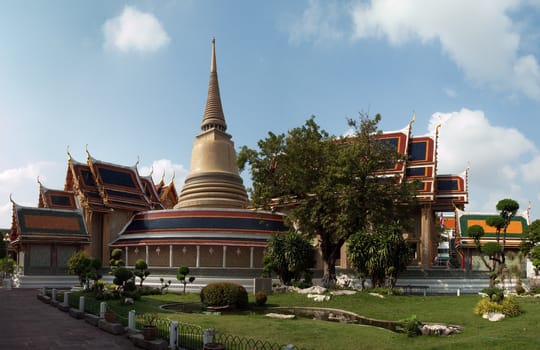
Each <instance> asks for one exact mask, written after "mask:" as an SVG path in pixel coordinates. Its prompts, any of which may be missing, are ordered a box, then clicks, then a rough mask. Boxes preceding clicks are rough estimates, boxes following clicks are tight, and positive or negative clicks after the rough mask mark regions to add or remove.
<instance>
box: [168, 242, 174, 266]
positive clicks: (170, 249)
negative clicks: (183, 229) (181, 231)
mask: <svg viewBox="0 0 540 350" xmlns="http://www.w3.org/2000/svg"><path fill="white" fill-rule="evenodd" d="M172 264H173V245H172V244H170V245H169V267H173V265H172Z"/></svg>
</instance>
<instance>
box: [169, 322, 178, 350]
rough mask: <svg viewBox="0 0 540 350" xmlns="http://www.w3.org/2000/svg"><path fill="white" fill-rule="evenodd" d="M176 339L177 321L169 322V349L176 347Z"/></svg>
mask: <svg viewBox="0 0 540 350" xmlns="http://www.w3.org/2000/svg"><path fill="white" fill-rule="evenodd" d="M177 339H178V321H171V323H170V324H169V349H176V346H177V345H178V344H177Z"/></svg>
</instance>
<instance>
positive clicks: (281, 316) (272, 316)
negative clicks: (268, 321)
mask: <svg viewBox="0 0 540 350" xmlns="http://www.w3.org/2000/svg"><path fill="white" fill-rule="evenodd" d="M265 316H266V317H270V318H280V319H283V320H291V319H293V318H295V317H296V316H295V315H284V314H276V313H273V312H271V313H269V314H266V315H265Z"/></svg>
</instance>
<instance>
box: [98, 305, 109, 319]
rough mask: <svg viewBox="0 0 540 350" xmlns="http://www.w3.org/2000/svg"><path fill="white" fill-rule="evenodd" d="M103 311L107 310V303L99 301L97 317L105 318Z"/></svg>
mask: <svg viewBox="0 0 540 350" xmlns="http://www.w3.org/2000/svg"><path fill="white" fill-rule="evenodd" d="M105 311H107V303H106V302H104V301H102V302H101V303H99V318H105Z"/></svg>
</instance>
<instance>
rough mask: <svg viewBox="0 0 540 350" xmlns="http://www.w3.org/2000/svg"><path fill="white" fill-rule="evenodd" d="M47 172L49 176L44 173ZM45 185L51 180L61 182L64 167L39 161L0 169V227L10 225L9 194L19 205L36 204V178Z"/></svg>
mask: <svg viewBox="0 0 540 350" xmlns="http://www.w3.org/2000/svg"><path fill="white" fill-rule="evenodd" d="M46 174H49V175H50V176H48V175H46ZM38 176H39V179H40V181H41V182H42V183H44V184H45V185H46V186H47V185H48V184H49V181H50V182H51V186H52V185H53V183H54V186H56V184H58V185H59V184H62V186H61V187H60V188H63V177H64V176H65V168H64V167H63V166H60V165H58V164H56V163H54V162H47V161H39V162H35V163H29V164H26V165H24V166H22V167H18V168H11V169H5V170H1V171H0V227H2V228H7V227H10V226H11V202H10V201H9V196H10V195H13V200H14V201H15V202H16V203H18V204H21V205H28V206H36V205H37V203H38V189H39V187H38V186H39V185H38V183H37V178H38Z"/></svg>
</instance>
